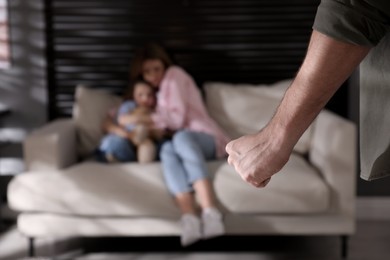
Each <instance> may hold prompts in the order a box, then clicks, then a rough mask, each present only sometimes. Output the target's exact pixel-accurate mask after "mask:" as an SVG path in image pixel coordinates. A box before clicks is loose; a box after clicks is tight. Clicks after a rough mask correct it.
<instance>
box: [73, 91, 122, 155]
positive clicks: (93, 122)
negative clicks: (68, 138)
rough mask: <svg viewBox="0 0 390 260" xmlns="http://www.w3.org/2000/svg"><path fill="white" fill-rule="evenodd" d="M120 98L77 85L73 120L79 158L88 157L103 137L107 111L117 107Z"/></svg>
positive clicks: (106, 92)
mask: <svg viewBox="0 0 390 260" xmlns="http://www.w3.org/2000/svg"><path fill="white" fill-rule="evenodd" d="M121 100H122V99H121V98H120V97H119V96H116V95H114V94H111V93H109V92H108V91H104V90H99V89H93V88H90V87H88V86H85V85H78V86H77V87H76V91H75V104H74V106H73V119H74V121H75V125H76V129H77V138H78V153H79V155H80V156H81V158H85V157H87V156H90V155H91V153H92V152H93V151H94V149H95V148H96V147H97V146H98V144H99V142H100V139H101V138H102V136H103V129H102V122H103V119H104V118H105V116H106V115H107V113H108V111H109V110H110V109H111V108H113V107H115V106H118V105H119V104H120V102H121Z"/></svg>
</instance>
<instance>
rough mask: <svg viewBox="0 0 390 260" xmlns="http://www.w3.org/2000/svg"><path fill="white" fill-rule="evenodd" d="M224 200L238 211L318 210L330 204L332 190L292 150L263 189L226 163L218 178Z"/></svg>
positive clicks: (232, 208)
mask: <svg viewBox="0 0 390 260" xmlns="http://www.w3.org/2000/svg"><path fill="white" fill-rule="evenodd" d="M214 187H215V193H216V194H217V197H218V199H219V201H220V202H221V204H222V205H223V206H224V207H226V209H227V210H228V211H230V212H234V213H246V214H250V213H253V214H254V213H280V214H288V213H291V214H295V213H316V212H323V211H325V210H327V209H329V207H330V194H331V191H330V189H329V187H328V185H327V184H326V183H325V182H324V180H323V179H322V177H321V176H320V174H319V173H318V171H317V170H316V169H315V168H313V167H312V166H310V165H309V164H308V163H307V161H306V160H305V159H304V158H302V157H301V156H300V155H297V154H292V155H291V157H290V159H289V161H288V163H287V164H286V165H285V167H284V168H283V169H282V170H281V171H280V172H279V173H277V174H275V175H274V176H273V177H272V180H271V181H270V183H269V184H268V185H267V186H266V187H265V188H263V189H258V188H255V187H253V186H251V185H250V184H248V183H246V182H244V181H243V180H242V179H241V177H240V176H239V175H238V174H237V173H236V172H235V170H234V168H233V167H232V166H230V165H228V164H225V165H223V166H222V167H221V169H219V171H218V172H217V174H216V176H215V181H214Z"/></svg>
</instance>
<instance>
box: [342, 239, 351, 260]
mask: <svg viewBox="0 0 390 260" xmlns="http://www.w3.org/2000/svg"><path fill="white" fill-rule="evenodd" d="M348 238H349V237H348V236H346V235H342V236H341V257H342V259H347V257H348Z"/></svg>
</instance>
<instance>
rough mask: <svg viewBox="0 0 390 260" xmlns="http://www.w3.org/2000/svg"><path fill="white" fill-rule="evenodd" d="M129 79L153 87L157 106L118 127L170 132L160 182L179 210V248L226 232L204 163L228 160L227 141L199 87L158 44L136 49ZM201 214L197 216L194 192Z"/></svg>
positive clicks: (124, 119) (128, 117)
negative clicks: (140, 125) (140, 124)
mask: <svg viewBox="0 0 390 260" xmlns="http://www.w3.org/2000/svg"><path fill="white" fill-rule="evenodd" d="M130 74H131V75H130V77H131V80H133V81H136V80H139V79H142V80H145V81H147V82H149V83H150V84H151V85H153V86H154V87H155V88H156V89H157V105H156V109H155V113H153V114H152V115H151V116H146V117H142V118H139V117H138V118H135V117H132V116H131V115H123V116H121V118H120V119H119V123H120V124H122V125H125V124H129V123H136V122H139V121H142V122H148V121H149V122H150V123H151V124H152V125H153V127H155V128H158V129H161V131H162V135H164V134H165V133H166V131H169V132H174V134H173V136H172V138H171V139H170V140H169V141H165V142H164V143H163V144H162V145H161V148H160V151H159V156H160V160H161V163H162V167H163V174H164V179H165V181H166V184H167V187H168V189H169V191H170V192H171V194H172V195H173V196H174V198H175V201H176V203H177V205H178V207H179V208H180V210H181V212H182V217H181V225H182V235H181V244H182V246H187V245H190V244H192V243H194V242H196V241H198V240H199V239H207V238H211V237H215V236H219V235H222V234H224V231H225V230H224V224H223V216H222V214H221V212H220V211H219V210H218V209H217V207H216V201H215V196H214V192H213V189H212V185H211V182H210V179H209V178H210V174H209V172H208V168H207V165H206V160H211V159H215V158H223V157H225V156H226V152H225V146H226V144H227V143H228V142H229V141H230V139H229V137H228V136H227V135H226V134H225V133H224V131H222V130H221V129H220V127H219V126H218V125H217V124H216V122H215V121H214V120H213V119H212V118H211V117H210V116H209V115H208V113H207V110H206V108H205V106H204V103H203V100H202V97H201V94H200V91H199V88H198V87H197V86H196V83H195V82H194V80H193V78H192V77H191V76H190V75H189V74H188V73H186V72H185V71H184V70H183V69H182V68H180V67H178V66H176V65H173V63H172V61H171V59H170V57H169V56H168V54H167V53H166V51H165V50H164V49H163V48H162V47H161V46H159V45H156V44H148V45H146V46H144V47H142V48H140V49H139V50H138V51H137V52H136V54H135V56H134V59H133V61H132V66H131V68H130ZM194 193H196V194H197V195H198V196H199V200H200V204H201V205H200V207H201V209H202V212H201V214H200V215H201V216H200V217H199V216H198V214H197V210H196V206H195V194H194Z"/></svg>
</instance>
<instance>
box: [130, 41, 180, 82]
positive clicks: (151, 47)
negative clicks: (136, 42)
mask: <svg viewBox="0 0 390 260" xmlns="http://www.w3.org/2000/svg"><path fill="white" fill-rule="evenodd" d="M146 60H160V61H162V63H163V64H164V66H165V68H168V67H169V66H171V65H172V64H173V62H172V59H171V58H170V57H169V55H168V53H167V52H166V50H165V49H164V48H163V47H162V46H160V45H158V44H156V43H147V44H146V45H145V46H143V47H141V48H139V49H138V50H137V51H136V52H135V55H134V57H133V60H132V62H131V66H130V81H131V82H134V81H136V80H139V79H142V66H143V63H144V61H146Z"/></svg>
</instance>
